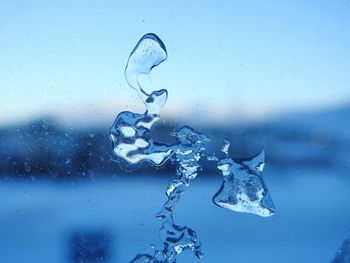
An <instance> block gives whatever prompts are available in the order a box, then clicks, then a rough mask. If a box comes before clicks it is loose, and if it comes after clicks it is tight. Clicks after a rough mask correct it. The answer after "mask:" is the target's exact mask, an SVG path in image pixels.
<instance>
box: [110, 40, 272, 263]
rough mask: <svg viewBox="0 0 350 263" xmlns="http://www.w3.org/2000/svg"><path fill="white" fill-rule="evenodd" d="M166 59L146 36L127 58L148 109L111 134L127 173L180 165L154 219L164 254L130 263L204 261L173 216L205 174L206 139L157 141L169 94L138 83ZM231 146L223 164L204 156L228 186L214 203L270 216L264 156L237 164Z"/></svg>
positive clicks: (128, 115) (131, 79) (120, 122)
mask: <svg viewBox="0 0 350 263" xmlns="http://www.w3.org/2000/svg"><path fill="white" fill-rule="evenodd" d="M166 59H167V51H166V48H165V45H164V43H163V42H162V41H161V39H160V38H159V37H158V36H156V35H155V34H152V33H150V34H146V35H144V36H143V37H142V38H141V39H140V40H139V41H138V43H137V44H136V46H135V48H134V49H133V51H132V52H131V54H130V56H129V59H128V63H127V65H126V68H125V78H126V80H127V83H128V84H129V86H130V87H131V88H133V89H135V90H136V91H137V93H138V96H139V98H140V100H141V101H142V102H143V103H144V105H145V106H146V108H147V109H146V111H145V113H143V114H140V113H133V112H128V111H124V112H121V113H120V114H119V115H118V116H117V118H116V119H115V121H114V123H113V125H112V127H111V129H110V139H111V141H112V147H113V156H114V157H115V159H116V160H117V161H118V162H119V164H120V165H121V167H122V168H123V169H124V170H128V171H132V170H134V169H137V168H138V167H139V166H140V165H141V164H143V163H145V162H146V163H148V164H150V165H153V166H161V165H163V164H164V163H165V162H166V161H167V160H169V159H171V160H172V162H173V163H174V164H175V165H176V174H175V176H174V178H173V179H172V180H171V182H170V183H169V185H168V187H167V189H166V197H167V200H166V202H165V204H164V205H163V208H162V210H161V211H160V212H159V213H158V214H157V215H156V217H157V218H159V219H161V222H162V225H161V228H160V230H159V236H160V239H161V241H162V245H163V247H162V248H161V249H160V250H158V249H157V248H155V247H153V249H154V254H153V255H149V254H138V255H137V256H136V257H135V258H134V259H132V260H131V262H132V263H148V262H149V263H167V262H176V256H177V255H178V254H180V253H182V252H183V251H184V250H191V251H193V253H194V254H195V255H196V256H197V257H198V258H201V257H202V256H203V254H202V252H201V243H200V242H199V241H198V239H197V233H196V232H195V231H194V230H193V229H191V228H189V227H187V226H179V225H176V224H175V222H174V218H173V211H174V209H175V207H176V205H177V203H178V202H179V200H180V198H181V196H182V193H183V192H184V191H185V189H186V188H187V187H188V186H189V185H190V182H191V181H192V180H193V179H195V178H196V177H197V175H198V173H199V172H200V171H201V170H202V167H201V165H200V161H201V159H202V157H204V156H206V155H205V154H204V151H205V150H206V147H205V146H206V143H207V142H208V138H207V137H206V136H205V135H203V134H201V133H199V132H197V131H195V130H194V129H192V128H191V127H188V126H184V127H181V128H180V129H178V130H177V131H176V132H174V133H173V134H172V135H173V136H175V137H176V143H174V144H172V145H168V144H164V143H158V142H155V141H153V139H152V136H151V128H152V127H153V125H154V124H155V123H156V122H157V121H158V120H159V118H160V110H161V108H162V107H163V106H164V104H165V103H166V101H167V98H168V92H167V90H165V89H161V90H153V91H151V93H150V94H148V93H147V92H146V91H145V90H144V89H143V88H142V86H141V84H140V82H139V80H138V78H139V76H140V75H141V74H149V73H150V72H151V70H152V68H154V67H156V66H157V65H159V64H160V63H162V62H163V61H164V60H166ZM229 146H230V142H229V141H226V140H225V143H224V146H223V147H222V152H223V153H224V154H225V158H224V159H222V160H219V159H218V158H217V157H216V156H215V155H214V154H212V155H210V156H206V158H207V160H209V161H214V162H218V166H217V167H218V169H219V170H220V171H221V172H222V174H223V175H224V182H223V184H222V186H221V188H220V190H219V192H218V193H217V194H216V195H215V196H214V198H213V201H214V203H215V204H217V205H219V206H221V207H224V208H228V209H230V210H234V211H239V212H249V213H255V214H258V215H261V216H269V215H272V214H273V211H274V207H273V203H272V200H271V198H270V196H269V193H268V190H267V189H266V186H265V184H264V181H263V179H262V177H261V173H262V169H263V165H264V160H263V159H264V155H263V153H262V154H261V155H259V156H257V157H254V158H252V159H251V160H246V161H242V162H237V161H233V160H232V159H230V158H229V154H228V150H229Z"/></svg>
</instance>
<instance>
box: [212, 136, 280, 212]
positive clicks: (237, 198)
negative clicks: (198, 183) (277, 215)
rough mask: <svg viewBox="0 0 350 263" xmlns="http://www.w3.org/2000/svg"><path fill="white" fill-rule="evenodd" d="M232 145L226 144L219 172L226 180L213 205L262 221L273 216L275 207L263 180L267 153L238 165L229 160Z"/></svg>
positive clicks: (240, 162)
mask: <svg viewBox="0 0 350 263" xmlns="http://www.w3.org/2000/svg"><path fill="white" fill-rule="evenodd" d="M228 149H229V143H228V142H227V141H225V143H224V147H223V148H222V151H223V152H224V153H225V158H223V159H222V160H220V161H219V163H218V165H217V168H218V169H219V170H220V171H221V173H222V175H223V177H224V180H223V183H222V185H221V187H220V189H219V191H218V192H217V193H216V194H215V195H214V197H213V202H214V204H216V205H218V206H220V207H223V208H227V209H229V210H232V211H236V212H243V213H251V214H256V215H259V216H262V217H268V216H271V215H273V214H274V212H275V207H274V204H273V202H272V199H271V196H270V193H269V191H268V190H267V187H266V185H265V183H264V180H263V178H262V171H263V168H264V164H265V153H264V152H261V153H260V154H258V155H257V156H255V157H253V158H251V159H248V160H241V161H235V160H233V159H231V158H230V157H228Z"/></svg>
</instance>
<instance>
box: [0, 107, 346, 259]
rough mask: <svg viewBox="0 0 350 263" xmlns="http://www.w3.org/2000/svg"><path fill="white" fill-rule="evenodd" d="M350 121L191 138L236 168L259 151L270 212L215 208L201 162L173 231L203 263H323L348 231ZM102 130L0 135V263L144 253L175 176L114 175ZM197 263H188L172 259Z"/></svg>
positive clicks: (14, 130)
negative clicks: (225, 142) (187, 236)
mask: <svg viewBox="0 0 350 263" xmlns="http://www.w3.org/2000/svg"><path fill="white" fill-rule="evenodd" d="M349 117H350V107H349V105H344V106H342V107H338V108H332V109H329V110H324V111H322V112H304V113H302V112H300V113H296V114H288V115H285V116H281V117H278V118H274V119H271V120H267V121H259V122H256V123H250V124H247V123H246V124H240V123H232V126H211V125H209V124H208V125H207V126H205V125H201V126H199V127H195V128H197V129H199V130H200V131H202V132H203V133H205V134H207V135H208V136H209V137H210V139H211V142H210V143H209V148H210V151H213V150H215V151H216V153H217V154H219V152H220V146H221V142H222V139H224V138H227V139H229V140H231V142H232V148H231V153H232V155H233V156H235V157H236V158H244V157H249V156H252V155H255V154H257V153H259V152H260V151H261V150H265V152H266V156H267V166H266V169H265V171H264V174H263V177H264V179H265V182H266V184H267V187H268V188H269V190H270V192H271V195H272V198H273V200H274V202H275V205H276V209H277V212H276V215H274V216H272V217H271V218H260V217H257V216H253V215H247V214H240V213H233V212H231V211H228V210H227V211H226V210H223V209H220V208H218V207H216V206H214V205H213V204H212V202H211V198H212V196H213V195H214V193H215V192H216V191H217V190H218V188H219V186H220V184H221V180H222V179H221V175H220V174H219V173H218V172H217V171H216V168H215V163H213V162H204V163H203V166H204V170H203V172H202V173H201V174H200V175H199V176H198V178H197V179H196V180H194V181H193V183H192V185H191V186H190V187H189V189H188V190H187V192H186V193H185V194H184V196H183V198H182V200H181V202H180V204H179V206H178V208H177V210H176V212H175V221H176V222H178V223H180V224H183V225H187V226H190V227H192V228H193V229H195V230H196V231H197V233H198V236H199V239H200V241H201V242H202V243H203V252H204V254H205V257H204V258H203V259H202V260H201V262H222V263H224V262H227V258H230V260H229V262H257V261H259V262H286V263H288V262H290V263H292V262H305V263H309V262H330V261H331V260H332V259H333V258H334V257H335V255H336V251H337V249H338V248H340V246H341V244H342V242H343V240H344V239H345V238H346V236H347V231H348V228H349V227H350V204H349V200H350V191H349V189H350V177H349V173H348V170H349V163H350V157H349V156H350V155H349V152H350V134H349V132H348V131H349V128H350V127H349V126H350V124H349ZM178 126H179V125H178V124H177V123H175V122H172V121H165V122H160V123H159V124H158V125H157V126H156V127H155V129H154V131H153V132H154V136H155V138H157V140H160V141H163V142H169V143H171V142H172V140H173V138H172V137H170V136H169V134H170V133H171V131H173V130H174V129H176V127H178ZM108 129H109V127H107V126H106V127H105V126H102V125H101V126H93V127H89V128H88V127H84V128H77V127H67V126H64V125H60V124H59V123H58V122H56V121H54V120H53V119H50V118H42V119H38V120H35V121H32V122H28V123H25V124H19V125H12V126H9V127H2V128H1V129H0V145H1V147H0V169H1V170H0V171H1V179H2V180H1V181H0V199H1V200H2V209H1V211H0V233H1V235H0V243H1V244H2V251H1V252H0V261H1V262H52V263H54V262H57V263H59V262H72V263H75V262H114V263H116V262H128V261H129V260H131V259H132V258H133V257H134V256H135V255H136V254H137V253H141V252H148V253H152V250H151V249H150V247H149V245H150V244H152V243H154V244H159V241H158V234H157V233H158V229H159V227H160V226H159V221H158V220H157V219H155V217H154V215H155V213H157V212H158V211H159V210H160V208H161V205H162V203H163V201H164V200H165V195H164V191H165V188H166V185H167V182H168V180H169V178H170V177H171V176H172V175H173V174H174V167H173V166H172V165H171V164H170V163H169V164H167V165H166V166H165V167H164V168H162V169H155V168H154V167H149V166H147V165H145V166H143V167H142V168H141V169H140V170H138V171H135V172H132V173H127V172H123V171H122V170H120V168H119V166H118V163H117V162H115V161H113V158H112V157H111V144H110V141H109V137H108ZM157 242H158V243H157ZM286 255H288V256H286ZM195 260H196V259H194V257H193V255H192V254H191V253H190V252H187V253H184V254H183V255H181V256H180V257H179V262H195Z"/></svg>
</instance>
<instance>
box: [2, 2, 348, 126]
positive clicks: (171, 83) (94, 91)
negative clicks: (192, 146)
mask: <svg viewBox="0 0 350 263" xmlns="http://www.w3.org/2000/svg"><path fill="white" fill-rule="evenodd" d="M349 14H350V2H349V1H10V0H8V1H6V0H3V1H1V2H0V123H5V122H9V121H12V120H17V119H26V118H31V117H35V116H40V115H42V114H53V115H55V114H56V113H57V114H61V115H64V116H66V117H67V118H71V117H72V113H74V115H75V114H76V115H79V114H82V113H84V112H85V113H86V112H88V113H89V114H90V115H96V116H97V117H98V116H101V118H109V117H110V115H108V114H109V113H110V114H115V115H116V114H117V113H118V112H119V111H120V109H125V107H126V106H127V105H129V106H130V104H132V103H134V104H138V102H137V100H136V99H133V98H130V97H131V96H132V95H134V93H133V91H132V90H131V89H129V88H128V87H127V84H126V82H125V80H124V74H123V71H124V67H125V64H126V61H127V57H128V55H129V53H130V51H131V50H132V48H133V47H134V45H135V44H136V42H137V41H138V39H139V38H140V37H141V36H142V35H143V34H145V33H148V32H154V33H156V34H158V35H159V36H160V37H161V38H162V39H163V40H164V43H165V45H166V46H167V48H168V53H169V58H168V60H167V61H166V62H164V64H163V65H162V67H160V68H159V69H155V72H153V73H152V84H149V85H153V86H154V87H156V88H159V89H160V88H167V89H168V90H169V96H170V97H169V102H168V104H167V106H166V109H165V112H167V111H168V112H169V113H171V114H173V115H174V116H176V114H179V115H181V116H182V115H186V114H187V113H186V112H187V111H189V109H191V107H193V106H196V105H199V106H198V107H199V109H202V108H206V107H209V108H210V109H211V108H215V107H216V106H217V107H219V108H221V109H226V111H228V112H229V113H228V114H230V112H231V111H230V109H232V111H234V110H237V111H238V112H242V114H245V113H249V112H255V113H257V112H261V113H262V115H263V114H264V113H265V112H282V111H285V110H294V109H300V108H309V109H318V108H321V107H325V106H330V105H334V104H338V103H344V102H347V101H348V99H349V98H350V74H349V68H350V52H349V47H350V15H349ZM114 104H115V105H116V107H115V109H114V108H113V105H114ZM106 105H107V106H106ZM180 106H183V107H184V108H182V109H181V110H180ZM140 108H141V109H142V105H141V106H140ZM218 111H219V110H218ZM106 112H108V114H107V113H106ZM89 114H87V115H86V116H89ZM232 114H234V113H232Z"/></svg>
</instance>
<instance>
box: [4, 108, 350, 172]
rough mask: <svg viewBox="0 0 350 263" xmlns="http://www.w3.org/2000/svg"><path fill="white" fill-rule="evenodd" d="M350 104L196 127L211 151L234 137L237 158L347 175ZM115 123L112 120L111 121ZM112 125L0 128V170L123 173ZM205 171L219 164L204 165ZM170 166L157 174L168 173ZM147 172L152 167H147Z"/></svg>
mask: <svg viewBox="0 0 350 263" xmlns="http://www.w3.org/2000/svg"><path fill="white" fill-rule="evenodd" d="M349 118H350V106H349V105H345V106H342V107H339V108H335V109H329V110H324V111H322V112H306V113H296V114H289V115H285V116H282V117H278V118H275V119H272V120H268V121H260V122H257V123H250V124H244V125H243V124H240V123H232V125H230V126H227V125H225V126H224V125H221V126H213V125H210V124H208V125H207V126H205V125H203V124H201V126H199V127H196V128H197V129H199V130H200V131H201V132H203V133H204V134H206V135H207V136H208V137H209V138H210V143H209V145H208V152H211V153H212V152H214V151H216V153H217V154H220V147H221V145H222V140H223V139H228V140H230V141H231V145H232V147H231V152H232V155H233V156H234V157H236V158H246V157H251V156H254V155H256V154H258V153H259V152H260V151H262V150H264V151H265V152H266V156H267V163H268V165H269V166H271V167H275V168H277V167H278V168H283V169H298V168H300V167H303V168H310V169H330V170H332V171H336V172H337V174H339V175H343V176H348V168H349V167H348V165H349V162H350V155H349V152H350V133H349V130H350V122H349ZM111 123H112V122H111ZM179 127H180V124H178V123H175V122H171V121H161V122H160V123H159V124H158V125H157V126H156V128H155V129H154V131H153V136H154V138H155V140H157V141H162V142H166V143H172V142H173V141H174V138H173V137H171V135H170V134H171V132H173V131H174V130H175V129H177V128H179ZM108 132H109V127H108V126H102V125H100V126H92V127H84V128H77V127H65V126H63V125H60V124H59V123H58V122H56V121H54V119H50V118H43V119H38V120H35V121H32V122H28V123H24V124H18V125H13V126H9V127H1V128H0V172H1V176H3V177H4V176H5V177H10V178H25V177H36V178H38V177H45V178H47V177H49V178H56V179H65V178H69V179H70V178H72V177H89V176H94V175H96V174H104V175H115V174H118V175H120V174H122V173H123V171H121V170H120V168H119V166H118V164H117V163H116V162H113V157H112V153H111V143H110V140H109V134H108ZM203 165H204V167H205V171H210V172H213V171H215V170H216V167H215V166H211V165H210V164H209V163H204V164H203ZM171 167H172V166H171V165H170V164H168V165H166V166H165V167H164V168H163V169H160V170H158V171H157V173H162V172H163V173H166V172H168V171H169V169H172V168H171ZM141 170H142V171H153V170H154V167H150V166H148V165H144V166H143V167H142V169H141Z"/></svg>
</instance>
